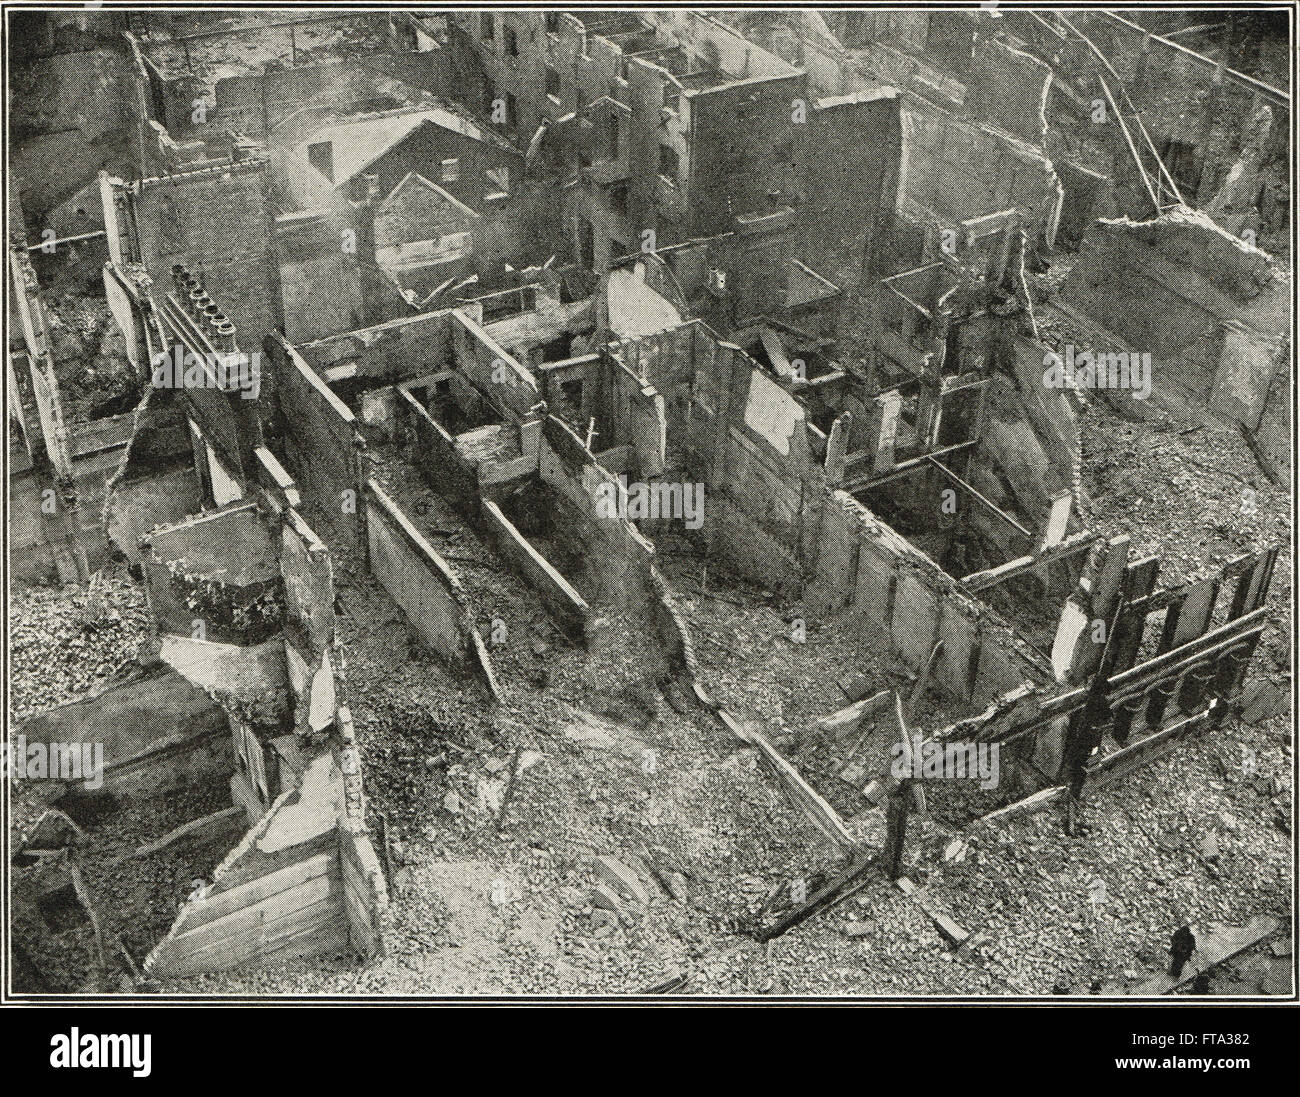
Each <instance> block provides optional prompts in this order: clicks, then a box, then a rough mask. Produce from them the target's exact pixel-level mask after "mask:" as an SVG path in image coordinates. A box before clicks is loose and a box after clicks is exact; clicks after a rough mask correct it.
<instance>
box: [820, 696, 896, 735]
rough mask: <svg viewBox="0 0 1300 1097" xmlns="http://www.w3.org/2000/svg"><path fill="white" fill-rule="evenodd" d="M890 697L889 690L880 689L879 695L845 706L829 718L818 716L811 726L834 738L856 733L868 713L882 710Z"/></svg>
mask: <svg viewBox="0 0 1300 1097" xmlns="http://www.w3.org/2000/svg"><path fill="white" fill-rule="evenodd" d="M890 695H891V693H890V691H889V690H887V689H882V690H881V691H880V692H879V693H873V694H872V695H871V696H870V697H864V698H863V699H862V700H861V701H854V702H853V704H851V705H846V706H845V707H844V708H842V709H840V710H839V711H837V712H832V713H831V714H830V715H829V716H819V717H818V718H817V719H816V720H814V721H813V726H814V727H815V728H817V730H818V731H824V732H829V733H830V734H831V735H835V736H839V735H844V734H847V733H849V732H853V731H856V730H857V729H858V726H859V725H860V724H861V723H862V721H863V719H864V718H865V717H866V716H867V715H868V714H869V713H872V712H875V711H876V710H877V709H881V708H884V707H885V705H887V704H888V703H889V698H890Z"/></svg>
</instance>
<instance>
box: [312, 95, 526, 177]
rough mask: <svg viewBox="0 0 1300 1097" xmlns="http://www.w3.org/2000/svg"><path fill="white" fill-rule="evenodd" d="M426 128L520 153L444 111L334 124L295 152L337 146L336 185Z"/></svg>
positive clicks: (314, 134) (366, 117)
mask: <svg viewBox="0 0 1300 1097" xmlns="http://www.w3.org/2000/svg"><path fill="white" fill-rule="evenodd" d="M423 125H433V126H438V127H440V128H442V129H445V130H451V131H452V132H454V133H459V134H461V135H462V136H465V137H469V138H471V139H473V140H475V141H483V142H485V143H487V144H491V145H495V146H497V147H498V148H502V149H509V150H510V151H512V152H517V151H518V150H516V149H515V147H514V146H513V145H511V144H510V142H509V141H507V140H505V138H503V137H500V136H498V135H497V134H495V133H492V132H491V131H490V130H486V129H484V128H482V127H481V126H479V125H477V124H476V123H474V122H472V121H470V120H469V119H467V118H465V117H463V116H462V115H459V114H456V113H454V112H453V111H450V110H446V109H444V108H442V107H431V108H428V109H426V110H418V111H401V112H392V111H388V112H385V113H383V114H367V115H362V116H360V117H357V118H353V119H349V120H344V121H333V122H330V123H328V124H325V125H322V126H320V127H319V128H317V129H314V130H311V131H310V132H308V133H306V135H305V136H301V137H299V139H298V141H297V142H295V144H294V146H293V147H294V151H295V152H296V153H298V154H299V155H300V156H302V157H303V158H304V159H306V151H307V146H308V145H315V144H319V143H321V142H323V141H329V142H330V143H332V144H333V146H334V182H335V184H340V183H345V182H347V181H348V180H349V179H352V178H354V177H355V176H356V175H358V174H359V173H360V172H362V171H364V170H365V169H366V168H368V167H369V166H370V165H371V164H373V163H374V162H375V161H376V160H378V159H379V158H380V157H381V156H383V155H384V154H385V153H386V152H388V151H389V150H390V149H392V148H393V147H394V146H396V145H398V144H399V143H400V142H402V141H404V140H405V139H406V138H407V137H409V136H410V135H411V134H412V133H414V132H415V131H416V130H417V129H419V127H421V126H423Z"/></svg>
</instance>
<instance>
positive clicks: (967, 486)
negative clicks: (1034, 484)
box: [922, 447, 1034, 541]
mask: <svg viewBox="0 0 1300 1097" xmlns="http://www.w3.org/2000/svg"><path fill="white" fill-rule="evenodd" d="M951 448H952V447H949V449H951ZM936 452H941V451H936ZM922 460H925V461H929V462H930V464H932V465H934V467H935V468H937V469H939V470H940V471H941V472H942V473H943V474H944V475H945V476H947V477H948V478H949V479H950V480H952V481H953V482H954V483H955V484H957V485H958V487H960V488H962V489H963V490H964V491H966V492H967V493H968V494H970V495H973V496H974V497H975V498H976V499H978V500H979V501H980V502H981V503H983V504H984V505H985V506H986V507H988V508H989V510H991V511H992V512H993V513H994V514H996V515H997V516H998V517H999V518H1001V519H1002V520H1003V521H1004V522H1006V523H1007V524H1008V525H1011V526H1014V527H1015V528H1016V529H1018V530H1019V531H1020V532H1021V533H1023V534H1024V535H1025V536H1026V537H1028V538H1029V539H1030V540H1031V541H1032V540H1034V535H1033V534H1032V533H1031V532H1030V531H1029V530H1027V529H1025V527H1024V526H1022V525H1021V524H1020V523H1019V522H1017V521H1016V520H1015V519H1014V518H1012V517H1011V515H1009V514H1008V513H1007V512H1006V511H1005V510H1003V509H1002V508H1001V507H999V506H998V505H997V504H996V503H995V502H993V500H991V499H988V498H986V497H985V496H983V495H981V494H980V493H979V492H978V491H976V490H975V489H974V488H973V487H971V485H970V484H968V483H966V481H965V480H963V479H962V478H961V477H960V476H958V475H957V474H956V473H955V472H953V471H952V469H950V468H949V467H948V466H947V465H945V464H944V463H943V462H942V461H939V460H936V459H935V455H934V454H933V453H927V454H926V455H925V456H924V457H923V458H922Z"/></svg>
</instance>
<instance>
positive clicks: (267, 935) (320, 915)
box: [150, 895, 347, 976]
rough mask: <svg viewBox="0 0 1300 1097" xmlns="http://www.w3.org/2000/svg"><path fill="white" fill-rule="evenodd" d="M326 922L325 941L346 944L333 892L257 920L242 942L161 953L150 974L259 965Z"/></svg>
mask: <svg viewBox="0 0 1300 1097" xmlns="http://www.w3.org/2000/svg"><path fill="white" fill-rule="evenodd" d="M330 926H334V927H335V928H336V930H337V932H336V933H335V934H333V935H332V939H331V940H329V941H328V943H329V944H336V945H343V944H346V942H347V929H346V918H345V916H344V915H343V912H342V910H341V904H340V902H339V899H338V896H337V895H333V896H327V897H325V898H322V899H318V900H317V901H315V902H314V903H312V904H311V905H310V906H307V907H303V908H301V909H300V910H298V911H295V912H293V913H292V914H290V915H289V916H288V917H285V918H280V919H278V920H276V921H275V922H265V923H258V924H257V925H256V927H254V928H253V929H252V931H251V932H250V933H249V934H248V936H247V937H246V938H245V940H244V941H242V942H241V941H232V940H230V939H229V938H222V939H218V940H216V941H213V942H211V943H209V944H206V945H203V946H202V947H201V948H198V949H194V950H188V951H186V952H183V953H177V954H176V955H174V956H172V957H170V958H169V957H168V956H167V955H166V954H165V953H164V954H162V955H161V956H160V958H159V959H158V960H156V961H155V962H154V964H153V965H152V967H151V968H150V971H151V974H154V975H169V976H180V975H194V974H198V973H199V972H204V971H228V970H230V969H231V968H239V967H243V966H244V965H246V964H256V965H259V966H261V965H263V964H266V963H268V962H271V961H272V960H274V959H275V958H277V957H279V958H281V959H283V958H285V956H284V954H285V953H286V952H287V951H290V950H292V948H294V947H295V946H301V944H302V942H303V941H304V939H311V938H313V937H316V936H318V935H320V934H321V931H322V930H323V929H326V928H327V927H330ZM176 943H177V941H176V940H173V941H171V942H168V944H169V945H171V946H174V945H175V944H176ZM322 943H324V942H322ZM310 951H313V952H314V951H317V948H315V947H313V948H312V949H311V950H310Z"/></svg>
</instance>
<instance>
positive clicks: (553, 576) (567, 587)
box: [480, 499, 591, 636]
mask: <svg viewBox="0 0 1300 1097" xmlns="http://www.w3.org/2000/svg"><path fill="white" fill-rule="evenodd" d="M480 520H481V522H482V523H483V526H484V527H485V529H486V530H487V532H488V535H489V536H490V537H491V538H492V543H493V544H494V545H495V546H496V548H497V551H498V552H499V553H500V554H501V556H502V557H504V558H505V559H506V560H508V561H510V565H511V567H513V568H514V569H515V570H516V571H517V572H518V573H519V574H520V576H521V577H522V578H523V580H524V581H525V582H526V583H527V584H528V585H529V586H530V587H532V588H533V590H535V591H536V592H537V595H538V597H539V598H541V600H542V601H543V602H544V603H545V604H546V606H547V608H549V609H550V610H551V612H552V613H554V614H555V615H556V617H557V618H558V619H559V621H560V624H561V625H562V626H563V627H564V628H566V629H568V630H569V631H570V632H571V633H573V634H575V635H579V636H580V635H582V633H583V631H584V629H585V627H586V624H587V618H588V616H589V614H590V612H591V607H590V606H589V605H588V604H587V601H586V599H585V598H583V597H582V595H581V594H579V593H578V592H577V590H575V589H574V587H573V584H572V583H570V582H569V581H568V580H567V579H566V578H565V577H564V576H563V575H561V574H560V573H559V572H558V571H557V570H556V569H555V568H554V566H552V564H551V563H550V562H549V561H548V560H547V559H546V557H544V556H543V555H542V554H541V553H540V552H538V551H537V549H536V548H535V547H534V546H533V545H532V544H531V543H530V542H529V540H528V538H526V537H525V536H524V535H523V534H522V533H520V532H519V530H518V529H516V528H515V524H514V523H513V522H511V521H510V519H509V518H507V517H506V516H505V515H504V514H503V513H502V512H501V508H500V507H499V506H498V505H497V504H496V503H495V502H493V501H492V500H490V499H484V500H483V502H482V506H481V512H480Z"/></svg>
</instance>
